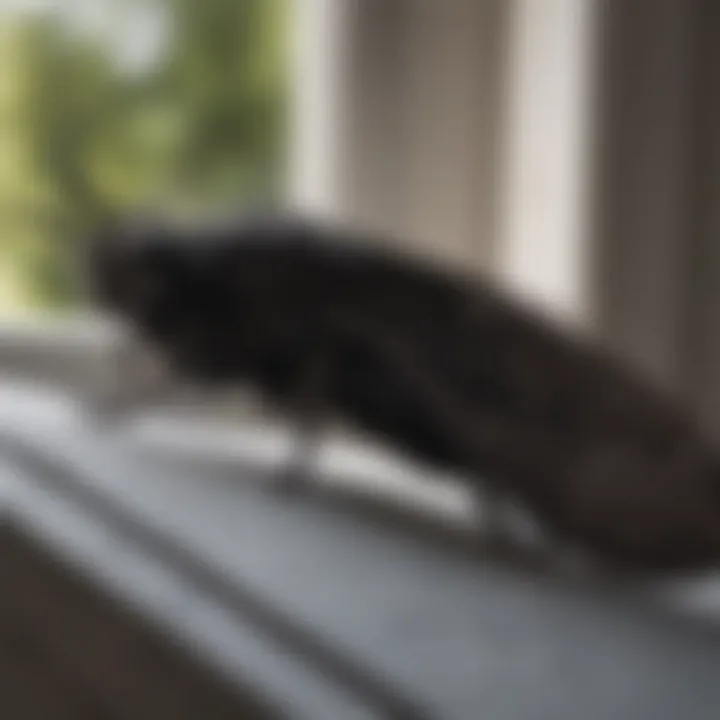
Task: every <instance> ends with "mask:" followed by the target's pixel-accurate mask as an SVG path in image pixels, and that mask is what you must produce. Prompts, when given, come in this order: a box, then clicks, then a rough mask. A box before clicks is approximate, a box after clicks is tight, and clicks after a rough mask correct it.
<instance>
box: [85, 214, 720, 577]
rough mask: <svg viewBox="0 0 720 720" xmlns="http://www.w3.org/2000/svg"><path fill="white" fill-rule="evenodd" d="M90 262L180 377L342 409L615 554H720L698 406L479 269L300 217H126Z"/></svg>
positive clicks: (572, 538)
mask: <svg viewBox="0 0 720 720" xmlns="http://www.w3.org/2000/svg"><path fill="white" fill-rule="evenodd" d="M91 258H92V266H91V267H92V271H91V275H92V279H93V283H94V286H95V291H96V297H97V298H98V300H99V301H100V302H101V303H102V304H103V305H104V306H105V307H107V308H109V309H111V310H112V311H114V312H116V313H118V314H119V315H121V316H123V317H124V318H125V319H127V320H129V321H130V322H131V323H132V324H133V325H134V326H135V328H136V330H137V331H138V332H139V333H140V334H141V336H143V337H144V338H145V339H146V340H147V341H149V342H150V343H151V344H153V345H154V346H155V347H156V348H159V350H160V351H161V353H162V354H163V355H164V356H165V357H166V358H167V359H169V360H170V362H171V363H172V364H173V365H174V366H175V368H176V370H177V371H178V373H179V374H181V375H184V376H186V377H187V378H191V379H194V380H201V381H206V382H213V383H219V384H222V383H224V382H230V381H232V382H235V381H238V380H239V381H247V382H250V383H252V384H254V385H255V386H256V387H258V388H259V389H261V390H262V391H263V392H264V393H266V394H267V395H268V396H269V397H270V398H272V399H274V400H276V401H277V402H278V403H280V404H281V406H282V407H284V408H285V409H287V411H289V412H291V413H293V414H294V415H295V416H296V417H297V418H298V421H299V422H300V426H301V427H303V428H304V430H305V431H306V433H305V434H306V435H309V436H310V437H311V436H312V430H313V428H317V427H318V426H319V424H320V422H321V421H322V418H324V417H325V416H326V415H327V414H328V413H332V414H336V415H340V416H344V417H345V418H347V419H349V420H351V421H352V422H354V423H356V424H357V425H359V426H360V427H362V428H364V429H365V430H368V431H370V432H373V433H377V434H378V435H380V436H382V437H383V438H385V439H386V440H389V441H390V442H391V443H393V444H394V445H395V446H396V447H397V448H399V449H402V450H404V451H409V452H410V453H412V454H414V455H415V456H417V457H418V458H420V459H421V460H423V461H427V462H429V463H432V464H434V465H436V466H439V467H442V468H446V469H451V470H455V471H459V472H460V473H461V474H463V475H464V476H467V477H469V478H476V479H477V481H476V482H477V488H478V491H482V492H486V491H490V492H492V493H494V494H496V495H499V496H501V497H504V498H507V499H510V500H517V501H518V502H520V503H521V504H522V505H523V506H525V507H527V508H529V509H530V510H531V511H532V512H533V513H534V514H535V515H536V516H537V517H538V518H539V519H540V520H541V521H542V523H543V524H544V525H545V526H546V527H547V528H548V529H549V530H550V531H551V532H552V533H553V534H554V535H555V536H556V537H557V538H558V539H561V540H563V541H567V542H568V543H569V544H570V545H573V546H579V547H581V548H584V549H585V550H586V551H589V552H590V553H591V554H592V555H594V556H596V557H598V558H600V559H603V560H605V561H609V562H611V563H613V564H615V565H619V566H623V567H631V568H635V569H644V570H660V569H663V570H669V569H679V568H697V567H703V566H705V567H707V566H711V565H712V564H713V563H714V562H715V561H716V559H717V558H718V556H720V529H719V528H718V520H720V483H719V482H718V473H717V467H716V460H715V457H714V456H713V453H712V451H711V449H710V447H709V445H708V444H707V443H706V442H705V441H704V439H703V438H702V437H701V434H700V432H699V430H698V428H697V427H696V424H695V422H694V420H693V418H692V416H691V415H690V414H688V413H686V412H685V411H684V410H683V408H682V407H680V406H679V405H678V404H677V403H676V402H675V401H674V399H672V398H671V397H669V396H666V395H664V394H663V393H661V392H660V391H659V390H657V389H656V388H654V387H652V386H651V385H650V384H648V383H646V382H644V381H643V380H642V379H641V378H640V377H638V376H636V375H635V374H634V373H632V372H630V371H629V370H628V369H627V368H625V367H623V366H622V365H621V364H620V363H618V362H615V361H614V360H613V359H612V358H610V357H608V355H607V354H606V353H604V352H602V351H601V350H600V349H598V348H595V347H593V346H592V345H591V344H589V343H587V342H585V341H580V340H579V339H577V338H575V337H573V336H571V335H568V334H565V333H564V332H562V331H560V330H559V329H557V328H554V327H552V326H551V325H550V324H548V323H546V322H545V321H543V320H541V319H540V317H539V316H534V315H533V314H532V313H530V312H529V311H528V310H527V309H525V308H524V307H521V306H520V305H519V304H517V303H515V302H513V301H511V300H510V299H509V298H507V297H505V296H504V295H503V294H501V293H499V292H497V291H496V290H495V289H493V288H492V287H491V286H490V285H488V284H486V283H483V282H482V281H481V280H479V279H478V278H475V277H469V276H468V277H465V276H462V275H461V274H459V273H453V272H449V271H445V270H442V271H441V270H439V269H438V268H436V267H435V266H434V265H433V264H431V263H426V262H423V261H422V260H420V259H414V260H411V259H409V258H408V257H406V256H404V255H401V254H399V253H395V252H393V251H392V250H391V249H389V247H388V246H387V245H386V244H381V243H378V242H374V241H372V240H371V239H368V238H356V237H354V235H353V234H352V233H349V232H346V231H345V230H339V229H337V228H330V227H326V226H324V225H322V224H318V223H314V222H310V221H305V220H301V219H292V218H279V219H270V220H261V221H254V220H253V221H251V220H247V221H243V222H238V223H235V224H230V225H227V226H224V227H214V228H211V227H205V228H199V229H198V228H196V229H195V230H192V231H187V230H184V231H182V230H179V229H178V228H173V227H172V226H171V225H169V224H162V223H157V224H155V225H153V224H147V225H146V226H144V227H137V226H136V227H130V226H126V227H122V226H120V225H118V226H117V227H115V228H114V229H112V230H109V231H106V232H105V233H103V234H102V235H101V236H99V237H98V238H97V239H96V241H95V242H94V243H93V245H92V255H91ZM308 431H309V432H308Z"/></svg>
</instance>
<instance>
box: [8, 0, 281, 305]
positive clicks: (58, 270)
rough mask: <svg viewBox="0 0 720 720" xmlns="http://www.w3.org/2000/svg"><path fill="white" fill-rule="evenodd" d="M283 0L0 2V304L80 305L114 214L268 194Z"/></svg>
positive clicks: (277, 166)
mask: <svg viewBox="0 0 720 720" xmlns="http://www.w3.org/2000/svg"><path fill="white" fill-rule="evenodd" d="M285 5H286V0H44V1H43V0H25V1H23V0H7V2H4V3H3V5H2V6H1V8H0V224H1V225H2V228H1V232H0V313H5V314H7V313H12V312H13V311H15V310H17V309H19V308H44V309H56V310H59V309H67V308H72V307H73V306H74V305H75V304H76V303H77V301H78V287H77V282H76V277H75V274H74V272H73V269H74V262H73V259H74V258H75V256H76V254H75V250H76V248H77V244H78V243H79V242H81V241H82V240H83V239H84V237H85V236H86V233H87V232H88V231H89V230H90V229H91V228H92V227H94V225H95V224H96V223H98V222H100V221H102V219H103V217H104V216H106V215H107V214H108V213H112V212H117V211H122V210H123V209H124V208H136V207H142V206H153V205H160V206H161V207H164V208H166V209H172V208H178V209H180V208H182V209H184V210H188V209H193V208H201V209H203V210H208V209H210V210H212V209H213V208H226V207H237V206H239V205H242V204H243V203H247V202H251V201H260V202H264V203H267V202H272V201H273V200H275V199H276V197H277V194H278V193H279V189H280V187H281V184H280V180H281V178H282V176H283V172H284V168H283V162H284V157H285V153H284V138H285V128H284V121H285V116H286V113H285V100H286V57H285V52H286V33H285V29H286V28H285V20H286V7H285Z"/></svg>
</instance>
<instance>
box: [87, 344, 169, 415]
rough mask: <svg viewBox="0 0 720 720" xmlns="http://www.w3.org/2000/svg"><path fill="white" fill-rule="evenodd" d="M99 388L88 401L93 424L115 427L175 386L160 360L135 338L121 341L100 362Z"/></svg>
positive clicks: (167, 393) (165, 395) (167, 394)
mask: <svg viewBox="0 0 720 720" xmlns="http://www.w3.org/2000/svg"><path fill="white" fill-rule="evenodd" d="M101 375H102V376H101V378H100V379H99V384H100V387H99V388H98V389H96V391H95V392H94V393H93V396H92V398H91V406H92V408H91V414H92V418H93V420H94V421H96V422H98V421H99V422H102V423H103V424H105V425H108V424H112V425H117V424H118V423H120V422H122V421H123V420H124V419H127V418H128V417H129V416H131V415H132V414H133V413H134V412H135V411H137V410H139V409H141V408H142V407H148V406H149V405H150V404H151V403H154V402H158V401H160V400H161V399H162V398H165V397H167V396H169V394H170V392H171V389H172V388H174V387H175V383H174V382H173V379H172V378H171V374H170V372H169V370H168V368H166V367H164V366H163V364H162V363H161V362H160V359H159V358H158V357H156V356H155V355H154V354H153V355H151V354H150V353H149V352H148V349H147V348H146V347H145V346H144V345H143V344H141V343H140V342H139V341H138V340H136V339H135V338H123V339H122V341H121V342H119V343H118V344H117V345H116V346H114V347H113V348H112V349H111V351H110V353H109V354H108V356H106V357H104V358H103V366H102V368H101Z"/></svg>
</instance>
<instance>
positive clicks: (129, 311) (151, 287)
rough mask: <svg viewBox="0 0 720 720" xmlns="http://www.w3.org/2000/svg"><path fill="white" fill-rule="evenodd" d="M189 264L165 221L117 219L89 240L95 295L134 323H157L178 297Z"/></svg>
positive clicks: (96, 300)
mask: <svg viewBox="0 0 720 720" xmlns="http://www.w3.org/2000/svg"><path fill="white" fill-rule="evenodd" d="M186 265H187V263H186V258H185V252H184V249H183V247H182V245H181V244H180V243H178V242H176V239H175V238H174V236H173V233H172V232H171V231H170V230H168V229H167V228H165V227H164V226H163V225H162V224H161V223H159V222H156V221H151V220H148V219H139V218H133V219H130V220H125V221H116V222H114V223H113V224H112V225H111V226H107V227H104V228H102V229H100V230H99V231H98V232H96V233H95V235H94V236H93V237H92V238H91V240H90V243H89V253H88V276H89V277H88V280H89V286H90V292H91V299H92V301H93V302H94V303H95V304H96V305H98V306H99V307H100V308H101V309H102V310H104V311H107V312H109V313H110V314H112V315H114V316H115V317H117V318H120V319H122V320H125V321H127V322H129V323H131V324H137V325H140V326H147V325H152V324H155V323H157V322H158V320H159V318H160V316H161V315H163V314H165V313H167V311H168V310H169V309H170V308H171V307H172V306H173V305H174V304H175V303H176V302H177V299H178V296H179V294H180V287H181V285H182V283H183V278H184V275H185V273H186Z"/></svg>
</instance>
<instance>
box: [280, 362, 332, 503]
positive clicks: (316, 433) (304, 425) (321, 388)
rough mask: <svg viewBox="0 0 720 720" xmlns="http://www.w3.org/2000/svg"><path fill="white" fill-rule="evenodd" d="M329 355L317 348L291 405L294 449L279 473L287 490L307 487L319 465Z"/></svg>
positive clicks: (282, 487)
mask: <svg viewBox="0 0 720 720" xmlns="http://www.w3.org/2000/svg"><path fill="white" fill-rule="evenodd" d="M327 375H328V363H327V355H326V354H325V353H324V352H317V353H315V354H314V355H313V356H312V357H310V358H309V359H308V361H306V362H305V363H304V365H303V367H302V369H301V372H300V376H299V378H298V382H297V385H296V388H295V391H294V397H293V398H292V400H291V406H290V426H291V427H290V432H291V444H292V446H291V449H290V454H289V456H288V459H287V460H286V461H285V463H284V464H283V466H282V467H281V468H280V470H279V471H278V473H277V475H276V478H275V480H276V485H277V486H278V487H279V488H280V489H281V490H283V491H284V492H292V491H295V490H300V489H302V488H305V487H307V486H308V485H309V484H310V483H311V481H312V476H313V474H314V472H315V470H316V469H317V458H318V455H319V451H320V449H321V447H322V441H323V436H324V433H325V429H326V427H327V422H328V420H327V404H326V400H327Z"/></svg>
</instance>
